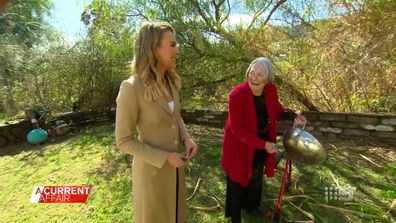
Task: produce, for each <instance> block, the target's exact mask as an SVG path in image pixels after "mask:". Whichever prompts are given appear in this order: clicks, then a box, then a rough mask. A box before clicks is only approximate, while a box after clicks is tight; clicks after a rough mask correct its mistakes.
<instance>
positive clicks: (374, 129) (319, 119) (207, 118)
mask: <svg viewBox="0 0 396 223" xmlns="http://www.w3.org/2000/svg"><path fill="white" fill-rule="evenodd" d="M182 115H183V117H184V121H185V122H186V123H193V124H199V125H208V126H213V127H218V128H224V125H225V121H226V119H227V112H212V111H198V110H185V111H183V112H182ZM304 115H305V116H306V117H307V119H308V124H307V126H306V127H305V130H306V131H308V132H310V133H311V134H313V135H314V136H315V137H319V138H330V139H337V138H342V139H354V138H365V139H372V140H374V141H376V142H379V143H383V142H385V143H388V144H391V145H396V115H382V114H359V113H330V112H304ZM291 126H292V122H290V121H282V122H279V123H278V129H277V131H278V134H282V132H283V131H284V129H286V128H289V127H291Z"/></svg>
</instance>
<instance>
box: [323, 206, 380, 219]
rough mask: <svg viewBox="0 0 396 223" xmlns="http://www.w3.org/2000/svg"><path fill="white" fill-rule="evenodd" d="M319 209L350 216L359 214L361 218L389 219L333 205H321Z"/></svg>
mask: <svg viewBox="0 0 396 223" xmlns="http://www.w3.org/2000/svg"><path fill="white" fill-rule="evenodd" d="M317 207H323V208H327V209H332V210H336V211H339V212H343V213H350V214H357V215H360V216H365V217H370V218H377V219H387V218H386V217H382V216H377V215H372V214H365V213H362V212H358V211H352V210H349V209H346V208H340V207H335V206H331V205H326V204H319V205H317Z"/></svg>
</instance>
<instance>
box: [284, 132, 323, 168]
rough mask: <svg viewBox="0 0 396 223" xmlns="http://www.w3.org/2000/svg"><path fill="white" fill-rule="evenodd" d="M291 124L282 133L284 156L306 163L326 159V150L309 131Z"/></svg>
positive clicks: (319, 161) (316, 162) (315, 162)
mask: <svg viewBox="0 0 396 223" xmlns="http://www.w3.org/2000/svg"><path fill="white" fill-rule="evenodd" d="M304 128H305V125H304V126H303V128H302V129H300V128H297V127H295V126H294V125H293V128H290V129H286V130H285V132H284V133H283V146H284V147H285V150H286V157H287V158H289V159H293V160H297V161H300V162H302V163H306V164H321V163H323V162H324V161H326V159H327V152H326V150H325V149H324V148H323V146H322V145H321V144H320V142H319V141H318V140H317V139H316V138H315V137H314V136H313V135H311V134H310V133H308V132H306V131H304Z"/></svg>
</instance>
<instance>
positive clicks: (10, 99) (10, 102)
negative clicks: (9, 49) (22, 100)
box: [0, 60, 18, 116]
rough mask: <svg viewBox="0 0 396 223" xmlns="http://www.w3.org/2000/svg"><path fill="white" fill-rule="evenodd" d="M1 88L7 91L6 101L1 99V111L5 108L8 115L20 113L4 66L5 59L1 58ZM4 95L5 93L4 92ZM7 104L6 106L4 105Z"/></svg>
mask: <svg viewBox="0 0 396 223" xmlns="http://www.w3.org/2000/svg"><path fill="white" fill-rule="evenodd" d="M0 88H1V89H2V92H4V93H5V96H6V97H5V98H4V97H3V98H4V99H3V100H5V103H3V102H2V101H0V102H1V103H2V104H1V105H0V112H1V110H3V111H4V110H5V113H6V115H7V116H14V115H17V114H18V109H17V108H16V104H15V101H14V96H13V95H12V92H11V88H10V86H9V85H8V78H7V71H6V68H5V66H4V63H3V61H1V60H0ZM3 95H4V94H3ZM4 106H5V107H4Z"/></svg>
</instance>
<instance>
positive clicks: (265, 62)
mask: <svg viewBox="0 0 396 223" xmlns="http://www.w3.org/2000/svg"><path fill="white" fill-rule="evenodd" d="M255 64H257V65H259V66H260V67H261V68H263V70H264V71H265V72H264V81H265V82H266V83H272V82H274V81H275V70H274V66H273V65H272V63H271V61H270V60H269V59H268V58H267V57H259V58H256V59H255V60H253V62H252V63H250V65H249V67H248V69H247V70H246V76H245V77H246V79H248V78H249V73H250V69H252V67H253V65H255Z"/></svg>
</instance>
